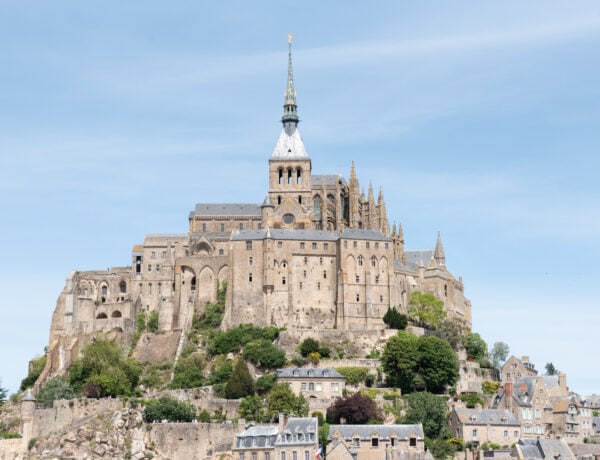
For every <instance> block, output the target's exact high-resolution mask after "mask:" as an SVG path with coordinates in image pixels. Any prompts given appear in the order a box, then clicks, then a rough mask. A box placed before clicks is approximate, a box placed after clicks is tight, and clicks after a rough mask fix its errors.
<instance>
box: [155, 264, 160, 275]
mask: <svg viewBox="0 0 600 460" xmlns="http://www.w3.org/2000/svg"><path fill="white" fill-rule="evenodd" d="M156 272H157V273H160V264H156Z"/></svg>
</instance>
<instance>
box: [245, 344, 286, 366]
mask: <svg viewBox="0 0 600 460" xmlns="http://www.w3.org/2000/svg"><path fill="white" fill-rule="evenodd" d="M243 357H244V359H245V360H247V361H250V362H251V363H252V364H255V365H257V366H258V367H261V368H264V369H275V368H277V367H282V366H284V365H285V364H286V363H287V358H286V357H285V352H284V351H283V350H282V349H281V348H279V347H276V346H275V345H273V344H272V343H271V342H270V341H269V340H267V339H258V340H254V341H252V342H250V343H248V344H246V346H245V347H244V353H243Z"/></svg>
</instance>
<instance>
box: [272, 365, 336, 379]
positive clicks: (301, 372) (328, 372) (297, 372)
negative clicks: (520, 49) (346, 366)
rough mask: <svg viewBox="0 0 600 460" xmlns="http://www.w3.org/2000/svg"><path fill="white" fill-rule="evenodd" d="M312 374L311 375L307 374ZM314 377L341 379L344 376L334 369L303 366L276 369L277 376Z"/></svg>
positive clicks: (287, 377) (290, 377) (286, 377)
mask: <svg viewBox="0 0 600 460" xmlns="http://www.w3.org/2000/svg"><path fill="white" fill-rule="evenodd" d="M309 373H310V374H312V375H309ZM308 377H310V378H314V379H330V378H336V379H343V378H344V376H343V375H342V374H340V373H339V372H338V371H336V370H335V369H314V368H305V367H295V368H294V367H287V368H284V369H277V378H278V379H280V378H285V379H292V378H298V379H300V378H308Z"/></svg>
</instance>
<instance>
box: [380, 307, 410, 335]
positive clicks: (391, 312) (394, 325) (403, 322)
mask: <svg viewBox="0 0 600 460" xmlns="http://www.w3.org/2000/svg"><path fill="white" fill-rule="evenodd" d="M383 322H384V323H385V324H387V325H388V326H389V328H390V329H400V330H404V329H406V326H407V324H408V318H407V317H406V315H403V314H402V313H400V312H399V311H398V310H396V309H395V308H392V307H388V310H387V312H386V313H385V315H383Z"/></svg>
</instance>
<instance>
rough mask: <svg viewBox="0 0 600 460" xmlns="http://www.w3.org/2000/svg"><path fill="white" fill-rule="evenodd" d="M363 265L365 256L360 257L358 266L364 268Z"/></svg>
mask: <svg viewBox="0 0 600 460" xmlns="http://www.w3.org/2000/svg"><path fill="white" fill-rule="evenodd" d="M363 263H364V258H363V256H362V255H360V256H358V265H359V266H361V267H362V265H363Z"/></svg>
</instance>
